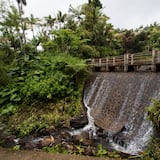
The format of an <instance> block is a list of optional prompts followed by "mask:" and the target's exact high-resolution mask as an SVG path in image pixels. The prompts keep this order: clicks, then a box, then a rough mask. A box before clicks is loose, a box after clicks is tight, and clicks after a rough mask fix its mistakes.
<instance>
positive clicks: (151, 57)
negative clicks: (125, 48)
mask: <svg viewBox="0 0 160 160" xmlns="http://www.w3.org/2000/svg"><path fill="white" fill-rule="evenodd" d="M87 64H88V66H90V67H91V68H92V69H93V68H99V69H100V70H101V69H102V68H103V70H104V71H110V69H109V68H110V67H112V68H113V67H123V69H124V71H129V70H128V68H129V67H137V66H145V65H152V70H153V71H156V69H157V68H156V66H157V65H159V64H160V51H155V50H153V51H152V52H143V53H135V54H124V55H119V56H113V57H105V58H96V59H90V60H87Z"/></svg>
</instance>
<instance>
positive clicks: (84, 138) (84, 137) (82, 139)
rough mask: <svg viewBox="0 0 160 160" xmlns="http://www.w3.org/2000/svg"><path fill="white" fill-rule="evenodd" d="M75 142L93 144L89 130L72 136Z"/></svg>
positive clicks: (86, 144)
mask: <svg viewBox="0 0 160 160" xmlns="http://www.w3.org/2000/svg"><path fill="white" fill-rule="evenodd" d="M72 139H73V143H75V144H78V145H79V144H82V145H84V146H88V145H93V142H92V139H90V138H89V133H88V132H82V133H81V134H80V135H73V136H72Z"/></svg>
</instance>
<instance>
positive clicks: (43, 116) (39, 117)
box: [1, 98, 83, 137]
mask: <svg viewBox="0 0 160 160" xmlns="http://www.w3.org/2000/svg"><path fill="white" fill-rule="evenodd" d="M67 101H68V102H67ZM80 112H83V107H81V99H80V98H79V99H77V98H73V100H72V101H71V100H70V99H68V100H67V99H65V100H61V101H59V102H48V103H42V102H41V103H40V102H37V103H35V104H32V105H31V106H24V107H21V108H19V109H18V110H17V111H16V112H15V113H14V114H12V115H10V116H5V115H4V116H1V121H2V122H3V123H5V124H6V125H7V126H8V128H9V132H11V133H12V134H15V135H17V136H18V137H24V136H28V135H30V134H33V133H40V132H42V131H44V130H45V129H46V128H48V127H50V126H52V125H53V126H55V127H56V126H58V125H63V126H61V127H69V124H70V123H69V121H70V119H71V118H73V117H74V116H76V115H78V114H80Z"/></svg>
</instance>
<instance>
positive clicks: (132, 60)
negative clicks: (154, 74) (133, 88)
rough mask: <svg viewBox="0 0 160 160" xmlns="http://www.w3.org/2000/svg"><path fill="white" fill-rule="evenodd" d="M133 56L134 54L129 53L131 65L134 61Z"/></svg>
mask: <svg viewBox="0 0 160 160" xmlns="http://www.w3.org/2000/svg"><path fill="white" fill-rule="evenodd" d="M133 56H134V54H131V65H133V63H134V59H133Z"/></svg>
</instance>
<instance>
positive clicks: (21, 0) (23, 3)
mask: <svg viewBox="0 0 160 160" xmlns="http://www.w3.org/2000/svg"><path fill="white" fill-rule="evenodd" d="M16 1H17V3H18V9H19V16H20V23H21V28H22V37H21V36H20V39H21V40H20V41H21V49H23V43H24V44H26V36H25V23H23V18H22V15H23V6H26V5H27V2H26V0H16Z"/></svg>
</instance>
